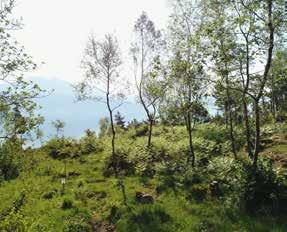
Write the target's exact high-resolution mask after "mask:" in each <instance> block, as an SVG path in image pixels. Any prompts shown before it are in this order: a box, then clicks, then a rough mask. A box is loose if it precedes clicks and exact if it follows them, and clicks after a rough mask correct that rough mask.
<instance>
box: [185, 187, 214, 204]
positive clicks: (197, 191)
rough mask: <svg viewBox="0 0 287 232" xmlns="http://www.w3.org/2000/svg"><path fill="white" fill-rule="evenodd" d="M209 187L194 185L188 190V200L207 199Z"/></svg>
mask: <svg viewBox="0 0 287 232" xmlns="http://www.w3.org/2000/svg"><path fill="white" fill-rule="evenodd" d="M208 189H209V186H208V185H206V184H194V185H192V186H191V188H190V189H189V193H188V196H187V199H188V200H196V201H203V200H204V199H205V198H206V197H207V193H208Z"/></svg>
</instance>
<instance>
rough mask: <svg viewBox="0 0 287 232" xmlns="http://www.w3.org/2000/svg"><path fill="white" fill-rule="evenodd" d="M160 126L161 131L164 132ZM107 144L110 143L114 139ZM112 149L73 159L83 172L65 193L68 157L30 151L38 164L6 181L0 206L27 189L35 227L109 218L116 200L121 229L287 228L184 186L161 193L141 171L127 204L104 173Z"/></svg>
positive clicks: (72, 166) (130, 184)
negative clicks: (148, 197)
mask: <svg viewBox="0 0 287 232" xmlns="http://www.w3.org/2000/svg"><path fill="white" fill-rule="evenodd" d="M157 130H159V129H157ZM157 130H156V131H155V134H159V133H157V132H159V131H157ZM183 132H184V129H183V128H176V134H177V135H178V136H177V137H179V138H180V137H182V134H184V133H183ZM172 134H173V132H172V131H171V129H168V133H166V135H165V137H164V138H162V137H157V138H155V141H157V142H158V140H166V139H168V140H172V139H173V138H167V137H168V136H170V137H172ZM175 137H176V136H175ZM124 139H125V137H122V138H121V140H124ZM181 139H185V138H184V137H182V138H181ZM144 141H145V138H139V139H138V140H137V143H140V142H144ZM129 142H130V143H131V144H132V143H134V141H129ZM161 142H163V143H164V141H161ZM283 143H284V142H283ZM175 146H176V145H175ZM106 147H107V149H109V145H108V144H107V145H106ZM268 149H269V150H272V151H273V152H274V153H276V152H277V151H280V154H285V155H286V157H287V152H286V151H287V149H286V144H284V145H283V144H281V143H280V144H275V143H274V144H273V145H270V146H269V147H268ZM284 152H285V153H284ZM106 154H107V152H102V153H99V154H91V155H88V156H86V157H85V158H84V160H83V159H73V160H68V162H67V171H68V172H74V173H75V172H76V173H78V174H79V175H78V176H70V177H69V178H68V180H67V184H66V189H65V193H64V194H61V193H60V192H61V189H62V186H61V183H60V181H61V177H60V174H61V173H63V172H64V163H63V161H59V160H53V159H51V158H49V157H48V156H47V155H46V154H44V153H41V152H36V153H34V154H33V153H31V154H29V155H27V160H28V162H31V160H33V166H34V168H31V169H30V170H29V171H26V172H24V173H22V174H21V176H20V177H19V178H18V179H15V180H13V181H10V182H6V183H4V184H2V185H1V187H0V196H1V201H0V212H1V211H3V210H4V209H6V208H7V207H9V206H10V205H11V204H12V203H13V201H14V200H15V199H16V198H17V197H18V196H19V194H20V193H21V192H25V193H26V196H27V197H26V201H25V204H24V206H23V207H22V213H23V215H24V216H25V218H26V220H27V222H28V227H29V228H30V229H29V231H51V232H52V231H62V229H63V225H64V222H65V221H66V220H68V219H69V218H71V217H75V216H77V215H82V216H83V217H89V216H91V217H92V218H93V220H94V221H107V218H108V217H109V215H110V212H111V207H112V206H117V207H118V208H119V212H120V214H121V217H120V219H119V220H118V221H117V229H118V231H173V232H175V231H287V224H286V222H285V223H283V222H281V223H280V222H278V221H277V222H275V221H274V220H273V219H272V218H252V217H249V216H247V215H241V214H235V215H234V214H229V213H227V212H225V210H224V208H223V207H222V204H221V203H220V202H219V201H218V200H214V199H207V200H205V201H203V202H195V201H188V200H186V195H185V193H183V192H181V190H178V191H173V190H170V191H167V192H165V193H163V194H160V195H156V193H155V188H156V186H157V184H158V182H159V180H158V178H157V177H156V178H153V179H145V180H143V179H142V178H140V177H137V176H134V177H126V179H125V185H126V192H127V196H128V207H124V206H123V205H122V195H121V193H120V191H119V190H118V189H117V187H116V183H117V181H116V180H115V178H113V177H110V178H105V177H103V175H102V168H103V165H104V159H105V156H106ZM29 165H30V166H31V163H30V164H29ZM47 170H50V173H49V171H47ZM50 191H57V194H56V195H55V196H54V197H53V198H52V199H50V200H45V199H43V198H42V196H43V194H45V193H47V192H50ZM136 191H144V192H147V193H151V194H153V196H155V204H153V205H140V204H138V203H136V202H135V192H136ZM88 193H90V194H88ZM87 196H88V197H87ZM66 198H69V199H71V200H72V201H73V203H74V206H75V207H73V208H72V209H67V210H63V209H62V208H61V205H62V202H63V200H64V199H66ZM282 220H283V219H282ZM37 224H39V225H41V228H42V230H40V229H39V228H40V227H36V225H37ZM32 228H34V229H32Z"/></svg>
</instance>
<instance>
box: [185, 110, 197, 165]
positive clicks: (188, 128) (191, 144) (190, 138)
mask: <svg viewBox="0 0 287 232" xmlns="http://www.w3.org/2000/svg"><path fill="white" fill-rule="evenodd" d="M186 128H187V131H188V138H189V154H190V156H189V157H188V159H187V163H190V162H191V166H192V167H194V166H195V154H194V149H193V141H192V140H193V139H192V128H191V115H190V113H188V114H187V117H186Z"/></svg>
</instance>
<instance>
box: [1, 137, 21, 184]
mask: <svg viewBox="0 0 287 232" xmlns="http://www.w3.org/2000/svg"><path fill="white" fill-rule="evenodd" d="M22 153H23V150H22V148H21V144H20V143H19V141H13V142H12V141H6V142H4V143H3V144H1V145H0V180H1V179H2V180H11V179H15V178H17V177H18V176H19V174H20V171H21V167H22V166H23V165H22V164H23V158H22V157H23V155H22Z"/></svg>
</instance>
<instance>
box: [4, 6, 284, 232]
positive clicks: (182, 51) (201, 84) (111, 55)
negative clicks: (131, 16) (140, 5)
mask: <svg viewBox="0 0 287 232" xmlns="http://www.w3.org/2000/svg"><path fill="white" fill-rule="evenodd" d="M169 3H170V8H171V14H170V17H169V22H168V26H167V27H166V28H163V29H161V30H159V29H157V26H156V23H154V22H153V21H152V20H151V19H150V18H149V16H148V14H147V13H146V12H143V13H142V14H141V15H139V17H138V19H137V20H135V22H134V27H133V37H132V40H131V41H130V49H129V50H130V51H129V58H127V57H125V56H123V55H122V52H121V47H120V42H119V40H118V38H117V37H116V36H115V35H114V34H106V35H105V36H103V37H98V36H95V34H91V35H90V36H89V37H88V38H87V43H86V47H85V49H84V51H83V57H82V61H81V63H80V64H79V65H80V67H81V69H82V71H83V78H81V77H79V80H78V82H76V83H74V84H73V85H72V88H73V94H74V97H75V105H74V107H75V108H73V111H71V112H68V113H70V114H73V117H75V116H77V117H79V120H82V121H83V122H84V121H86V120H88V117H87V115H85V114H83V113H82V112H81V107H78V108H77V106H79V105H80V104H83V102H94V103H96V105H97V104H99V103H100V104H102V105H101V107H99V108H97V107H95V108H93V107H91V109H90V110H91V111H97V110H99V111H101V112H102V111H104V110H105V112H106V113H105V115H107V116H108V117H102V118H101V119H100V121H99V131H97V132H95V131H94V130H92V129H91V128H90V129H86V130H85V131H83V134H84V135H83V136H82V137H81V138H76V137H74V138H73V137H68V136H65V130H66V122H65V121H63V120H61V118H58V117H57V111H56V110H55V111H53V112H49V113H51V114H52V115H53V118H55V119H56V118H58V119H56V120H53V121H52V123H50V128H51V129H52V130H53V131H54V134H53V135H50V138H49V139H48V140H47V139H44V138H45V135H47V131H48V130H47V129H45V127H44V130H43V127H41V126H42V125H43V124H44V122H45V118H44V117H43V115H40V114H39V112H41V111H39V109H40V107H41V106H40V105H39V104H38V103H39V100H40V99H45V98H47V97H49V96H53V95H52V94H53V91H50V90H45V89H43V88H42V87H41V86H40V85H39V84H35V83H34V82H33V81H30V80H29V81H28V80H27V78H25V74H26V73H27V72H33V71H35V70H37V68H38V65H37V64H36V63H34V62H33V59H32V57H30V56H29V55H28V54H26V53H25V49H24V48H23V47H22V46H20V45H19V43H18V42H17V41H16V39H15V38H13V36H12V34H11V32H12V31H14V30H20V29H21V28H22V26H23V24H22V23H21V21H19V20H17V19H15V17H14V15H13V10H14V8H15V4H16V2H15V1H14V0H5V1H1V7H0V8H1V10H0V47H1V50H0V51H1V56H0V61H1V62H0V76H1V82H2V83H3V85H0V88H1V89H0V111H1V113H0V118H1V121H0V122H1V127H0V128H1V130H0V133H1V135H0V139H1V143H0V199H1V201H0V231H3V232H14V231H16V232H17V231H19V232H22V231H24V232H25V231H51V232H53V231H65V232H88V231H98V232H104V231H107V232H108V231H109V232H113V231H139V232H140V231H146V232H149V231H162V232H168V231H170V232H175V231H179V232H181V231H186V232H189V231H202V232H203V231H210V232H213V231H274V232H275V231H287V223H286V222H287V220H286V219H287V218H286V213H287V98H286V96H287V47H286V25H287V24H286V17H287V16H286V12H287V11H286V7H287V5H286V2H285V1H283V0H260V1H257V0H256V1H254V0H253V1H250V0H234V1H233V0H224V1H217V0H199V1H193V0H171V1H169ZM63 33H64V32H63ZM123 57H125V59H124V58H123ZM126 59H129V61H127V60H126ZM131 63H132V65H131ZM128 64H129V65H131V66H132V67H129V68H130V69H131V70H132V72H131V73H132V74H131V76H127V75H126V73H124V74H123V73H122V69H123V66H128ZM99 93H100V94H99ZM128 96H129V97H130V96H133V97H135V98H136V99H137V101H138V104H139V105H140V107H141V108H142V112H143V113H142V114H141V116H140V117H138V118H144V120H139V119H133V120H130V119H127V118H126V117H124V116H123V115H124V113H123V109H124V107H128V100H127V97H128ZM208 99H214V100H215V105H216V107H217V114H211V113H210V112H211V111H212V109H210V108H209V105H210V104H208V101H209V100H208ZM62 101H63V99H55V102H54V104H55V105H57V104H59V103H60V102H62ZM60 108H61V106H60ZM63 109H64V107H63ZM46 126H47V124H46ZM41 128H42V129H41ZM33 142H34V143H38V144H40V145H39V146H38V147H35V146H31V144H33Z"/></svg>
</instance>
